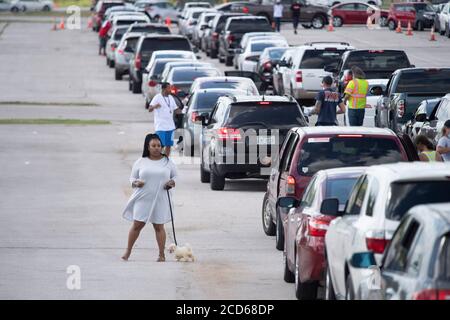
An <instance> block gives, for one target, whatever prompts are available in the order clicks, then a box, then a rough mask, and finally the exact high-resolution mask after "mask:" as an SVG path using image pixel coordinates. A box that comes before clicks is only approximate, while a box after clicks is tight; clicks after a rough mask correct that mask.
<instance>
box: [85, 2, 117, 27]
mask: <svg viewBox="0 0 450 320" xmlns="http://www.w3.org/2000/svg"><path fill="white" fill-rule="evenodd" d="M123 5H124V1H123V0H100V1H98V2H97V4H96V5H95V9H94V17H93V19H92V30H94V31H99V30H100V26H101V25H102V23H103V18H104V15H105V11H106V10H107V9H109V8H111V7H115V6H123Z"/></svg>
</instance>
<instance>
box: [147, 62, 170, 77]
mask: <svg viewBox="0 0 450 320" xmlns="http://www.w3.org/2000/svg"><path fill="white" fill-rule="evenodd" d="M167 63H168V61H157V62H156V64H155V66H154V67H153V69H152V70H151V71H150V73H151V74H152V75H158V74H161V73H162V72H163V70H164V67H165V66H166V64H167Z"/></svg>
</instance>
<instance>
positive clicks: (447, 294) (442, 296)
mask: <svg viewBox="0 0 450 320" xmlns="http://www.w3.org/2000/svg"><path fill="white" fill-rule="evenodd" d="M412 298H413V300H450V290H439V289H425V290H422V291H419V292H416V293H414V294H413V296H412Z"/></svg>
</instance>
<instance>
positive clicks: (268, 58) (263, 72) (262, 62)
mask: <svg viewBox="0 0 450 320" xmlns="http://www.w3.org/2000/svg"><path fill="white" fill-rule="evenodd" d="M288 49H289V48H286V47H281V48H280V47H271V48H266V49H264V50H263V52H262V53H261V55H260V56H259V60H258V62H257V66H256V73H258V74H259V76H260V77H261V79H263V81H264V83H265V86H264V90H263V91H266V90H267V89H269V88H272V89H273V68H274V67H275V66H276V65H277V64H278V62H279V61H280V59H281V57H282V56H283V54H284V53H285V52H286V51H287V50H288Z"/></svg>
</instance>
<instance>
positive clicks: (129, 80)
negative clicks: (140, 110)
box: [128, 75, 133, 91]
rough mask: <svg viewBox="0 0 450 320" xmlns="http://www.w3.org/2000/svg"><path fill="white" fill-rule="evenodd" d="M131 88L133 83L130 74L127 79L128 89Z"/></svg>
mask: <svg viewBox="0 0 450 320" xmlns="http://www.w3.org/2000/svg"><path fill="white" fill-rule="evenodd" d="M132 89H133V84H132V82H131V75H130V79H128V90H129V91H131V90H132Z"/></svg>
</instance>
